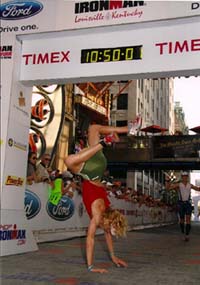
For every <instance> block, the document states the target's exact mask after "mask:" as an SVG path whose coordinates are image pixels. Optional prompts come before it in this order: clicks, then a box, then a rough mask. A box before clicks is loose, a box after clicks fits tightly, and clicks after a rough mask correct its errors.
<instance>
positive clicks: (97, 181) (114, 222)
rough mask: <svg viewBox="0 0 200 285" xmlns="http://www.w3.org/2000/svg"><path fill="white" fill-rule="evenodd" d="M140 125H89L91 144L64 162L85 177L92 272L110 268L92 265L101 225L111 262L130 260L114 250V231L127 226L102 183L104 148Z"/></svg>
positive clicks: (120, 233) (118, 233) (122, 230)
mask: <svg viewBox="0 0 200 285" xmlns="http://www.w3.org/2000/svg"><path fill="white" fill-rule="evenodd" d="M139 127H140V126H139V124H138V120H137V121H136V120H135V121H133V122H130V123H129V125H128V126H124V127H112V126H102V125H96V124H94V125H90V126H89V129H88V147H87V148H85V149H83V150H81V151H80V152H79V153H77V154H71V155H69V156H67V157H66V158H65V164H66V166H67V167H68V168H69V169H70V171H71V172H72V173H74V174H78V175H80V176H81V177H82V179H83V182H82V197H83V203H84V205H85V207H86V210H87V212H88V215H89V217H90V223H89V227H88V231H87V238H86V258H87V267H88V271H90V272H99V273H106V272H107V270H106V269H105V268H98V267H97V268H95V267H94V265H93V255H94V243H95V233H96V230H97V228H98V227H100V228H102V229H103V230H104V234H105V239H106V243H107V247H108V250H109V253H110V258H111V260H112V262H113V263H114V264H115V265H116V266H118V267H120V266H123V267H126V266H127V263H126V262H125V261H124V260H122V259H120V258H118V257H117V256H116V255H115V253H114V248H113V241H112V235H116V236H124V235H125V234H126V230H127V222H126V219H125V217H124V216H123V215H122V214H121V213H120V212H119V211H116V210H113V209H111V207H110V201H109V199H108V197H107V193H106V190H105V187H104V185H102V183H101V180H102V177H103V174H104V171H105V170H106V167H107V162H106V158H105V156H104V154H103V148H104V147H106V146H107V145H111V144H112V143H115V142H118V141H119V137H118V134H122V133H128V134H134V133H135V132H136V131H137V129H138V128H139ZM102 135H103V138H102Z"/></svg>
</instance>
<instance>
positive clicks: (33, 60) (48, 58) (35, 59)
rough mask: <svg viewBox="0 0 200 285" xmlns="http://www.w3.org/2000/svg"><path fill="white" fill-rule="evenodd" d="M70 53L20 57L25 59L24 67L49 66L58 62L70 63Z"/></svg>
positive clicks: (34, 54)
mask: <svg viewBox="0 0 200 285" xmlns="http://www.w3.org/2000/svg"><path fill="white" fill-rule="evenodd" d="M69 56H70V51H69V50H67V51H54V52H46V53H38V54H36V53H28V54H23V55H22V57H23V58H25V65H30V64H51V63H60V62H64V63H66V62H70V58H69Z"/></svg>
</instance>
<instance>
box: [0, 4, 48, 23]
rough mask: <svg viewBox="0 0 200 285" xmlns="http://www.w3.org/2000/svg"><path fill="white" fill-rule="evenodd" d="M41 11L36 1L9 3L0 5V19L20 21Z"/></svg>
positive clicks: (41, 7)
mask: <svg viewBox="0 0 200 285" xmlns="http://www.w3.org/2000/svg"><path fill="white" fill-rule="evenodd" d="M42 9H43V5H42V4H41V3H40V2H38V1H11V2H6V3H4V4H2V5H0V19H2V20H21V19H25V18H29V17H32V16H35V15H36V14H38V13H40V11H41V10H42Z"/></svg>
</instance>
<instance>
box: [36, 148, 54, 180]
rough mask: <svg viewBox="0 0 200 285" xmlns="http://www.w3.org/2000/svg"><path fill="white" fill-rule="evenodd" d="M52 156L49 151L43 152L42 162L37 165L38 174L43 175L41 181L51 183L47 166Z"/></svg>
mask: <svg viewBox="0 0 200 285" xmlns="http://www.w3.org/2000/svg"><path fill="white" fill-rule="evenodd" d="M50 161H51V156H50V154H48V153H45V154H43V156H42V158H41V161H40V163H39V164H38V166H37V170H36V174H37V175H39V176H40V177H41V182H46V183H50V177H49V173H48V171H47V168H48V167H49V164H50Z"/></svg>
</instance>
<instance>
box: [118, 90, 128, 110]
mask: <svg viewBox="0 0 200 285" xmlns="http://www.w3.org/2000/svg"><path fill="white" fill-rule="evenodd" d="M127 109H128V93H122V94H120V95H119V96H118V98H117V110H127Z"/></svg>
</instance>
